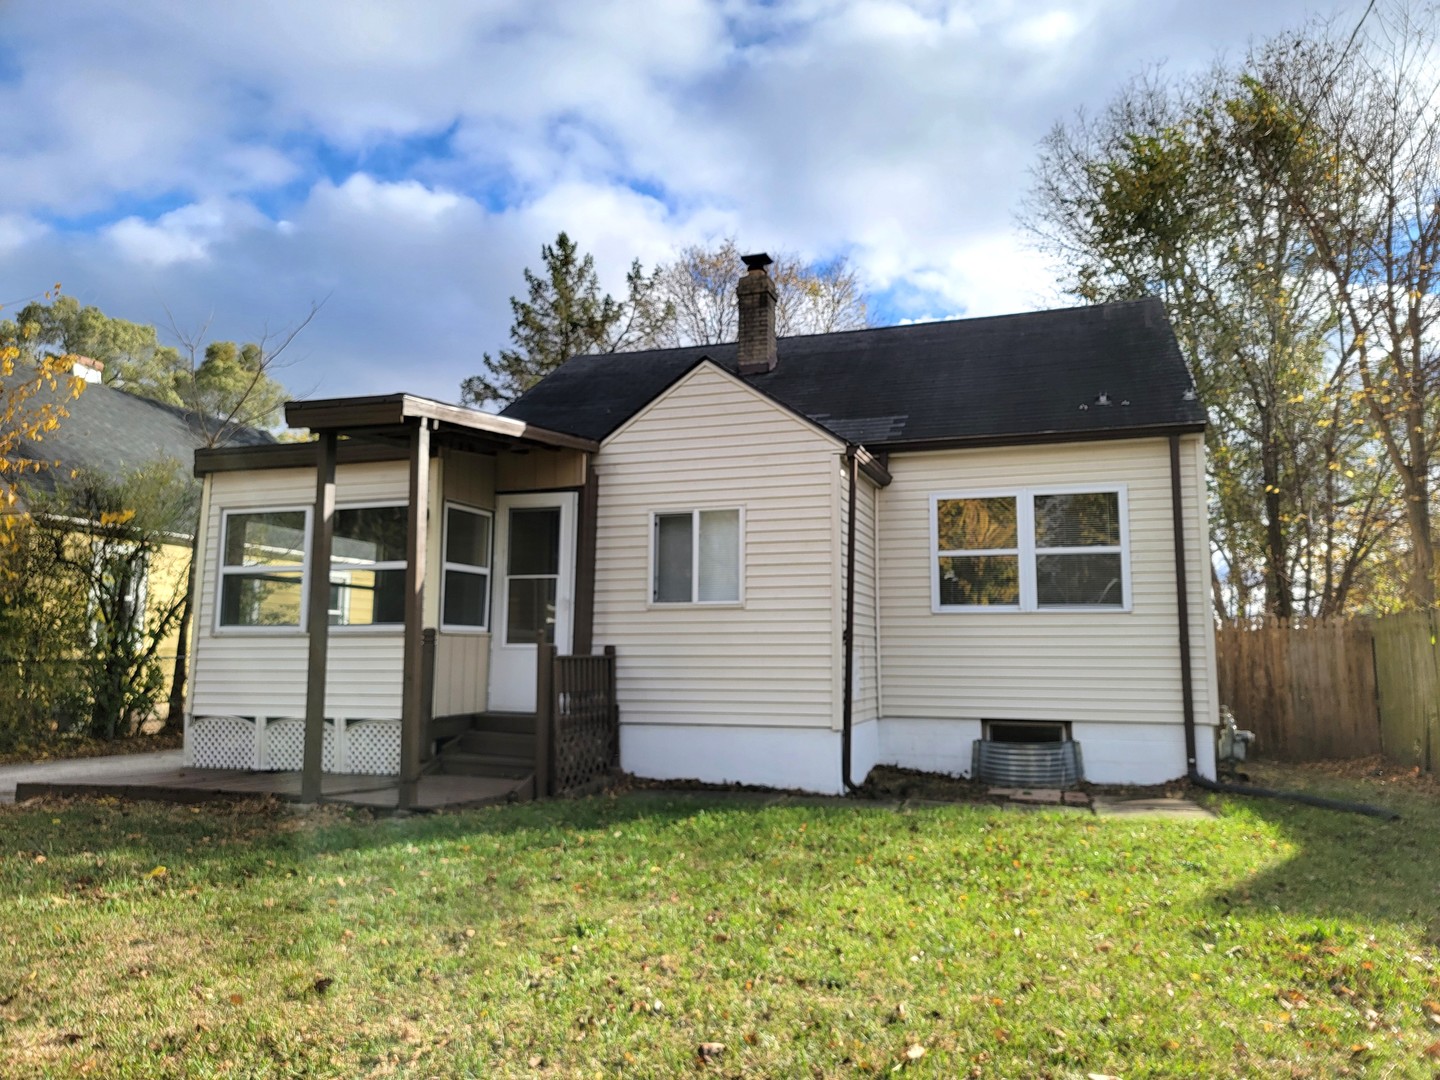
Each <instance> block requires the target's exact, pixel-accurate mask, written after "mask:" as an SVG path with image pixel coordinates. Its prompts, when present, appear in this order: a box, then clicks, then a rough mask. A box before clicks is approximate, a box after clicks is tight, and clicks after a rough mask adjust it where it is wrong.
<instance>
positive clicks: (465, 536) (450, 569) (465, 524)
mask: <svg viewBox="0 0 1440 1080" xmlns="http://www.w3.org/2000/svg"><path fill="white" fill-rule="evenodd" d="M490 551H491V517H490V515H489V513H487V512H486V511H484V510H472V509H470V508H469V507H465V506H455V505H448V506H446V507H445V540H444V560H443V561H444V581H443V583H442V585H441V597H440V602H441V614H440V624H441V627H442V628H443V629H447V630H448V629H452V628H454V629H462V630H484V629H486V628H487V627H488V626H489V624H490Z"/></svg>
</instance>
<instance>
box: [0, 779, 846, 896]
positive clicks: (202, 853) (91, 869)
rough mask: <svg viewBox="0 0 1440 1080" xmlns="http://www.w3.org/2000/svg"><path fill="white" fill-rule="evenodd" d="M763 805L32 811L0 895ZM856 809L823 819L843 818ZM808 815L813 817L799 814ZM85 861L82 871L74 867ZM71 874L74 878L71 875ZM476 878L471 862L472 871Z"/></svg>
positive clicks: (11, 840)
mask: <svg viewBox="0 0 1440 1080" xmlns="http://www.w3.org/2000/svg"><path fill="white" fill-rule="evenodd" d="M764 803H765V800H762V799H758V798H757V799H756V800H754V801H753V802H752V801H748V800H743V799H741V800H737V799H733V798H730V799H725V798H708V797H706V796H705V795H704V794H697V795H693V796H692V795H680V796H649V795H640V796H635V795H619V796H615V797H607V796H597V797H593V798H587V799H579V800H575V801H563V800H557V801H553V802H544V803H520V804H511V805H505V806H495V807H487V808H484V809H479V810H469V811H458V812H450V813H440V814H430V815H416V816H414V817H406V818H387V817H377V816H374V815H372V814H371V813H370V812H368V811H365V810H349V809H341V808H336V807H322V808H320V809H319V810H313V811H301V810H297V809H296V808H295V807H294V806H293V805H292V804H287V803H281V802H276V801H273V800H256V801H253V802H237V803H226V802H216V803H206V804H198V805H174V804H169V803H158V802H144V801H136V802H131V801H128V800H116V799H103V800H89V799H40V800H33V801H30V802H27V803H22V804H19V805H16V806H12V807H5V808H3V809H0V883H3V884H4V885H5V887H6V888H7V891H8V892H9V893H10V895H12V896H17V897H19V896H41V895H50V894H53V893H55V892H57V891H65V890H66V889H67V888H73V887H74V886H75V884H76V882H79V883H80V885H81V886H82V887H83V888H86V889H101V888H104V887H105V886H106V885H108V884H111V883H114V882H117V881H122V880H123V881H134V879H135V876H136V874H137V872H145V871H149V870H152V869H154V868H155V867H166V868H167V871H166V874H167V876H168V875H169V873H170V871H171V870H175V869H178V868H183V870H184V873H185V876H186V877H188V878H203V879H205V880H206V881H207V882H208V883H209V884H211V885H227V884H230V885H240V884H243V883H245V882H247V881H250V880H253V879H256V878H264V877H277V876H293V875H299V874H308V873H313V872H314V864H315V860H316V858H317V857H319V856H332V855H352V854H353V855H365V854H367V853H382V854H393V853H394V852H395V850H396V849H404V850H405V851H406V852H407V853H408V852H409V850H410V849H411V848H413V849H415V851H414V854H417V855H419V856H420V857H421V858H422V859H423V858H424V856H425V854H426V849H427V847H430V846H436V845H452V844H464V843H465V842H466V841H477V840H481V839H483V838H485V837H494V838H497V839H498V838H502V837H503V838H508V840H507V843H509V844H510V845H511V846H513V843H514V840H515V838H516V837H519V842H520V843H521V845H523V847H525V848H526V849H529V850H536V851H542V850H546V849H552V850H558V849H560V848H562V847H565V846H567V845H568V844H570V843H573V842H574V841H575V839H576V834H577V833H587V832H588V833H593V832H597V831H608V830H613V829H617V828H623V827H626V826H628V825H631V824H634V823H638V822H646V823H648V824H649V825H651V826H652V827H655V828H658V829H664V828H667V827H670V826H674V825H676V824H679V823H681V822H683V821H686V820H688V819H693V818H695V817H697V816H698V815H701V814H705V813H707V812H712V811H719V810H724V811H731V812H733V811H734V810H736V809H753V810H760V809H762V808H763V806H764ZM864 809H865V807H863V806H856V807H849V806H845V807H838V808H825V809H823V810H820V811H819V812H829V813H846V814H851V813H855V812H857V811H863V810H864ZM811 812H815V811H813V810H812V811H811ZM81 856H85V857H86V858H84V859H83V860H82V859H81V858H80V857H81ZM77 865H83V866H84V870H83V872H82V871H80V870H78V869H77ZM478 869H489V867H484V866H483V865H482V863H481V861H480V860H479V859H478V857H477V870H478Z"/></svg>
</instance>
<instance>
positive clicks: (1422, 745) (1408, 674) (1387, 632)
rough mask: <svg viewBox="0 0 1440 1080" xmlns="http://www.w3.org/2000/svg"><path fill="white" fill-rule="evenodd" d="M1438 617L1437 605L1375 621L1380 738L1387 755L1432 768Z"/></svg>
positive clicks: (1439, 701)
mask: <svg viewBox="0 0 1440 1080" xmlns="http://www.w3.org/2000/svg"><path fill="white" fill-rule="evenodd" d="M1437 638H1440V618H1437V614H1436V613H1435V612H1433V611H1414V612H1408V613H1406V614H1404V615H1391V616H1388V617H1386V618H1384V619H1378V620H1376V623H1375V668H1376V681H1377V682H1378V683H1379V688H1380V739H1381V747H1382V750H1383V752H1384V754H1385V756H1386V757H1387V758H1389V759H1390V760H1391V761H1397V762H1400V763H1402V764H1405V765H1418V766H1420V767H1421V768H1422V769H1425V770H1426V771H1427V772H1434V771H1435V767H1436V765H1437V761H1436V757H1437V753H1440V745H1437V744H1440V734H1437V733H1440V649H1437V646H1436V641H1437Z"/></svg>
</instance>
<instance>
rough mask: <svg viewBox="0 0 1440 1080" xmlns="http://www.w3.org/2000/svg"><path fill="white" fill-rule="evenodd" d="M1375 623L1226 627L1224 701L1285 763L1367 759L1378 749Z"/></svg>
mask: <svg viewBox="0 0 1440 1080" xmlns="http://www.w3.org/2000/svg"><path fill="white" fill-rule="evenodd" d="M1373 642H1374V637H1373V634H1372V630H1371V625H1370V623H1369V621H1368V620H1364V619H1348V620H1344V619H1334V620H1325V621H1316V622H1311V623H1307V624H1305V625H1303V626H1299V627H1292V626H1288V625H1286V624H1285V623H1281V622H1278V621H1275V620H1267V621H1264V622H1242V623H1225V624H1222V625H1221V626H1220V628H1219V630H1218V631H1217V633H1216V650H1215V652H1216V662H1217V666H1218V668H1219V676H1220V703H1221V704H1222V705H1228V706H1229V707H1230V709H1231V711H1233V712H1234V714H1235V721H1236V723H1237V724H1239V726H1240V727H1242V728H1248V729H1249V730H1251V731H1253V732H1255V735H1256V747H1255V749H1256V752H1257V753H1258V754H1260V755H1261V756H1263V757H1266V758H1272V759H1276V760H1281V761H1321V760H1325V759H1329V758H1351V757H1364V756H1367V755H1369V754H1378V753H1379V752H1380V749H1381V740H1380V717H1379V712H1378V709H1377V706H1376V665H1375V648H1374V644H1373Z"/></svg>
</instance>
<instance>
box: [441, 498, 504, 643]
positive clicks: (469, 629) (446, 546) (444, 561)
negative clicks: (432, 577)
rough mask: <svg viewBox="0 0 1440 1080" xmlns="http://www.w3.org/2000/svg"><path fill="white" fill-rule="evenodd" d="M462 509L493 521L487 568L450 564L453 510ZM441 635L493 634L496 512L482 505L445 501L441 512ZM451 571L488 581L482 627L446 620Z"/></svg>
mask: <svg viewBox="0 0 1440 1080" xmlns="http://www.w3.org/2000/svg"><path fill="white" fill-rule="evenodd" d="M452 509H454V510H461V511H464V512H465V513H467V514H477V515H479V516H480V517H483V518H486V519H488V520H489V522H490V529H489V533H488V540H489V542H488V543H487V544H486V551H485V567H484V569H483V570H482V569H480V568H479V567H476V566H472V565H471V564H470V563H451V561H450V511H451V510H452ZM440 533H441V540H440V632H441V633H443V634H488V633H490V623H491V616H492V615H493V613H494V610H495V511H493V510H486V509H484V508H483V507H480V506H470V505H469V504H467V503H462V502H455V501H453V500H450V499H447V500H445V502H444V504H443V506H442V508H441V512H440ZM451 570H454V571H456V572H457V573H461V574H473V575H475V576H477V577H478V576H483V577H484V578H485V611H484V621H483V622H482V623H481V625H479V626H471V625H468V624H465V623H449V622H446V621H445V577H446V575H447V574H449V573H450V571H451Z"/></svg>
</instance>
